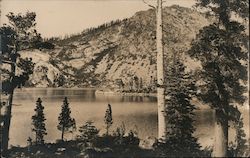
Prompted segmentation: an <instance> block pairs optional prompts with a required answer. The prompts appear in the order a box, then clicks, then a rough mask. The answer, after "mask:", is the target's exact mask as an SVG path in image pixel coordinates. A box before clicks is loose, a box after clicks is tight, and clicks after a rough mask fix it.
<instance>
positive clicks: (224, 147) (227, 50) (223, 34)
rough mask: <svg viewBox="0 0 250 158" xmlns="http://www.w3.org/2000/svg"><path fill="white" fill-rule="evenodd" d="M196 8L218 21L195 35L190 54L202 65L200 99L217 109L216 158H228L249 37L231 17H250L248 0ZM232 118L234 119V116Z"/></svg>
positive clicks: (209, 0)
mask: <svg viewBox="0 0 250 158" xmlns="http://www.w3.org/2000/svg"><path fill="white" fill-rule="evenodd" d="M197 6H199V7H202V8H205V9H206V10H208V14H209V15H213V16H215V18H217V19H216V20H217V21H216V22H215V23H213V24H211V25H209V26H206V27H204V28H203V29H202V30H200V31H199V33H198V34H197V35H196V39H194V41H193V42H192V44H191V49H190V50H189V51H188V54H189V55H190V56H191V57H192V58H195V59H198V60H199V61H200V62H201V66H202V69H201V70H200V73H199V76H200V81H199V82H200V92H201V93H200V99H201V100H203V101H204V102H205V103H207V104H209V105H210V106H211V108H213V109H215V113H216V123H215V133H216V135H215V143H214V150H213V156H216V157H227V151H228V121H230V120H232V117H233V115H232V114H230V112H233V111H234V110H233V106H232V104H235V103H239V104H243V103H244V101H245V98H244V96H243V93H244V92H245V87H244V86H242V85H241V84H240V80H242V81H243V82H246V81H247V70H246V65H245V64H244V61H245V62H246V60H247V56H248V51H247V47H248V46H247V41H248V37H247V35H246V34H245V32H244V30H245V27H244V26H243V25H242V24H241V23H239V22H237V21H235V20H232V15H237V16H238V17H239V18H243V19H248V18H249V3H248V1H247V0H242V1H238V0H223V1H214V0H198V3H197ZM231 116H232V117H231Z"/></svg>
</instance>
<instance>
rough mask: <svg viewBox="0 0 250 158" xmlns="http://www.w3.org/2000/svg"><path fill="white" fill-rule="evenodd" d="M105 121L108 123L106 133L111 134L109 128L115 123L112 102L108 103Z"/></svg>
mask: <svg viewBox="0 0 250 158" xmlns="http://www.w3.org/2000/svg"><path fill="white" fill-rule="evenodd" d="M104 122H105V124H106V134H107V135H109V128H110V127H111V125H112V124H113V118H112V109H111V105H110V104H108V108H107V110H106V113H105V117H104Z"/></svg>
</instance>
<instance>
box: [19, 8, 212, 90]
mask: <svg viewBox="0 0 250 158" xmlns="http://www.w3.org/2000/svg"><path fill="white" fill-rule="evenodd" d="M155 23H156V22H155V12H154V11H153V10H147V11H140V12H137V13H136V14H135V15H134V16H132V17H131V18H128V19H124V20H122V21H113V22H110V23H107V24H104V25H102V26H99V27H97V28H92V29H88V30H84V31H83V32H82V33H79V34H75V35H71V36H69V37H67V38H65V39H56V40H52V41H51V42H53V43H54V44H55V49H53V50H41V51H38V50H31V51H30V53H27V52H26V53H24V54H25V55H23V57H32V58H33V61H34V62H35V63H36V65H35V71H36V73H35V74H34V75H33V76H32V77H31V79H30V84H31V85H33V86H36V87H49V86H58V85H60V84H58V83H57V82H58V78H61V77H60V76H63V78H64V81H63V86H64V87H74V86H76V87H86V86H94V87H107V85H109V86H111V87H115V86H116V83H115V82H116V81H117V80H122V82H123V83H124V85H128V84H129V81H130V80H131V78H133V77H135V76H136V77H138V78H142V81H143V84H144V85H148V84H149V83H150V82H151V81H152V80H154V79H155V78H156V43H155V34H156V31H155V30H156V29H155ZM163 23H164V48H165V54H166V58H170V57H171V56H172V55H173V54H175V55H179V56H181V57H182V58H183V59H184V61H186V62H185V64H186V65H187V66H188V68H187V70H188V71H189V70H192V69H195V68H197V67H199V63H198V64H197V63H196V64H194V63H195V62H193V61H192V60H191V59H190V58H189V57H188V56H186V55H185V54H184V53H185V52H186V51H187V50H188V48H189V47H190V43H191V41H192V39H193V38H194V37H195V34H196V33H197V32H198V31H199V30H200V29H201V28H202V27H203V26H206V25H208V24H209V23H211V20H208V19H207V18H205V16H204V15H203V14H201V13H199V12H197V11H194V10H192V9H188V8H183V7H180V6H171V7H166V8H164V12H163ZM166 64H168V63H166Z"/></svg>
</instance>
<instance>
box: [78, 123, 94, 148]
mask: <svg viewBox="0 0 250 158" xmlns="http://www.w3.org/2000/svg"><path fill="white" fill-rule="evenodd" d="M79 133H80V134H79V135H78V136H77V139H78V140H80V141H83V142H84V145H85V146H91V145H93V143H94V141H95V140H96V139H97V137H98V133H99V130H98V129H97V128H96V127H95V126H94V125H93V122H92V121H87V122H86V123H85V124H84V125H83V126H81V127H79Z"/></svg>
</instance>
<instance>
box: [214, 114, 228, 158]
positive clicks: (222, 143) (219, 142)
mask: <svg viewBox="0 0 250 158" xmlns="http://www.w3.org/2000/svg"><path fill="white" fill-rule="evenodd" d="M215 117H216V121H215V130H214V133H215V141H214V148H213V157H227V151H228V120H227V118H224V119H223V121H222V120H221V119H218V118H219V117H221V115H220V114H219V112H218V111H216V115H215Z"/></svg>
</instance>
